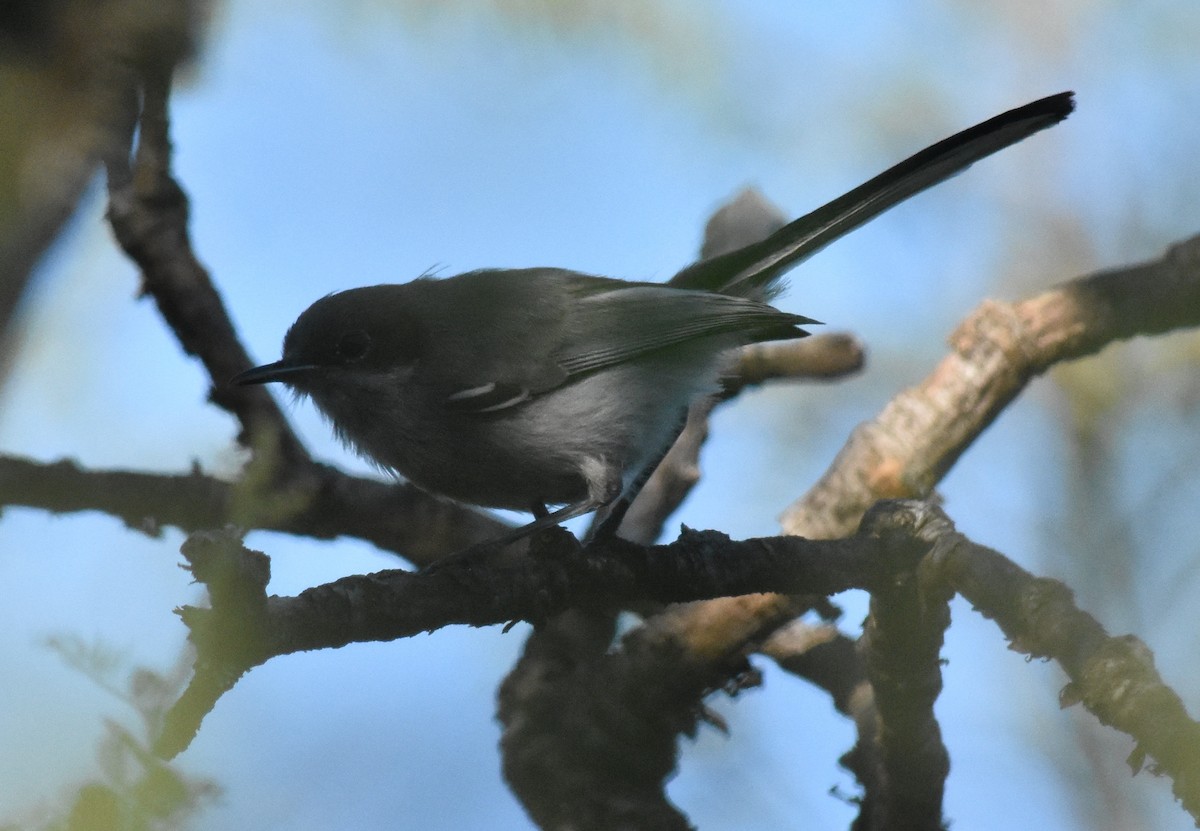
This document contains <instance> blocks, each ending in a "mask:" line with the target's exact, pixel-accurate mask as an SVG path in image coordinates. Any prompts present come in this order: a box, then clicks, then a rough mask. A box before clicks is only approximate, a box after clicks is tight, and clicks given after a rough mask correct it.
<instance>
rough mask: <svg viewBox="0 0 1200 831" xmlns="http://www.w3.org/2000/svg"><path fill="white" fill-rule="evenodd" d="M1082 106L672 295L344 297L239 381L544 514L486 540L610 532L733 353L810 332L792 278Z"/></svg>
mask: <svg viewBox="0 0 1200 831" xmlns="http://www.w3.org/2000/svg"><path fill="white" fill-rule="evenodd" d="M1073 109H1074V97H1073V93H1070V92H1063V93H1059V94H1056V95H1052V96H1048V97H1046V98H1042V99H1039V100H1037V101H1034V102H1032V103H1029V104H1026V105H1024V106H1022V107H1018V108H1016V109H1012V110H1009V111H1007V112H1005V113H1002V114H1000V115H998V116H995V117H994V118H991V119H988V120H987V121H984V122H982V123H980V124H977V125H975V126H974V127H971V128H969V129H967V130H964V131H962V132H960V133H956V134H955V135H953V136H951V137H949V138H947V139H944V140H942V141H940V142H937V143H936V144H933V145H931V146H930V147H927V148H926V149H924V150H922V151H920V152H918V153H916V154H915V155H913V156H910V157H909V158H907V159H905V160H904V161H902V162H900V163H899V164H897V165H895V166H893V167H891V168H889V169H888V170H886V171H884V172H883V173H881V174H879V175H878V176H876V177H874V178H873V179H870V180H869V181H867V182H865V183H864V184H862V185H860V186H859V187H857V188H854V189H853V190H851V191H849V192H847V193H846V194H844V195H842V196H840V197H838V198H837V199H834V200H833V201H831V202H829V203H827V204H825V205H823V206H822V207H820V208H817V209H816V210H814V211H812V212H810V213H808V214H805V215H804V216H802V217H800V218H798V219H796V220H794V221H792V222H790V223H788V224H787V225H785V226H783V227H782V228H780V229H779V230H778V231H776V232H774V233H772V234H770V235H769V236H767V237H766V238H765V239H763V240H761V241H759V242H755V243H752V244H750V245H747V246H745V247H742V248H738V249H736V250H734V251H730V252H728V253H724V254H720V255H718V256H715V257H711V258H708V259H704V260H701V261H699V262H696V263H693V264H691V265H689V266H687V267H685V268H684V269H682V270H681V271H679V272H678V273H677V274H675V276H674V277H672V278H671V279H670V280H669V281H667V282H666V283H649V282H637V281H629V280H620V279H615V278H609V277H600V276H595V275H590V274H584V273H580V272H577V271H572V270H568V269H563V268H549V267H536V268H515V269H481V270H476V271H470V272H467V273H464V274H459V275H456V276H452V277H444V278H437V277H433V276H429V275H426V276H422V277H419V278H417V279H414V280H411V281H409V282H406V283H396V284H381V285H373V286H365V287H359V288H350V289H346V290H343V291H339V292H336V293H333V294H330V295H327V296H325V297H323V298H321V299H319V300H317V301H316V302H314V303H313V304H312V305H311V306H309V307H308V308H307V309H306V310H305V311H304V312H303V313H302V314H301V315H300V316H299V317H298V318H297V319H296V321H295V323H293V324H292V326H291V327H290V328H289V329H288V331H287V334H286V335H285V337H284V340H283V354H282V357H281V358H280V360H278V361H275V362H273V363H268V364H264V365H262V366H257V367H254V368H252V369H249V370H247V371H245V372H243V373H241V374H239V375H237V376H236V377H234V378H233V379H232V383H235V384H239V385H247V384H265V383H269V382H280V383H283V384H285V385H286V386H288V387H289V388H290V389H291V390H292V391H293V392H294V393H296V394H297V395H298V396H300V397H308V398H310V399H311V400H312V401H313V403H314V404H315V405H316V407H317V409H318V410H320V411H321V412H322V413H323V414H324V415H325V416H326V417H327V418H328V420H329V421H330V423H331V424H332V427H333V430H334V432H335V434H336V435H337V436H338V437H339V438H340V439H341V440H342V441H343V442H344V443H346V444H347V445H349V446H350V447H352V448H353V449H355V450H357V451H358V452H359V453H360V454H361V455H363V456H364V457H366V458H367V459H369V460H371V461H373V462H374V463H376V464H377V465H379V466H380V467H382V468H384V469H386V470H388V471H391V472H393V473H395V474H398V475H400V476H402V477H403V478H405V479H407V480H408V481H410V482H412V483H413V484H415V485H417V486H419V487H421V488H423V489H425V490H427V491H431V492H433V493H436V494H440V495H442V496H446V497H449V498H451V499H454V500H457V501H460V502H465V503H469V504H473V505H478V506H482V507H488V508H506V509H515V510H523V511H530V512H531V513H532V514H533V517H534V518H533V520H532V521H531V522H529V523H527V524H525V525H522V526H520V527H518V528H515V529H513V530H511V531H509V532H507V533H505V534H504V535H502V536H501V537H499V538H498V539H496V540H493V541H492V542H494V543H497V544H507V543H511V542H513V541H515V540H518V539H520V538H522V537H524V536H527V535H528V534H531V533H533V532H535V531H537V530H540V529H542V528H546V527H548V526H551V525H555V524H558V523H561V522H563V521H565V520H568V519H571V518H573V517H577V516H581V515H584V514H587V513H590V512H593V511H597V510H598V509H602V508H605V509H607V511H608V514H607V518H606V519H605V521H604V523H603V524H602V525H601V533H602V534H604V533H615V531H616V528H617V526H618V525H619V522H620V518H621V516H622V515H623V513H624V509H625V508H627V507H628V505H629V503H630V502H631V501H632V499H633V498H634V497H635V496H636V494H637V491H638V490H639V489H640V487H641V485H642V484H644V483H645V480H646V479H647V478H648V476H649V474H650V473H651V472H652V471H653V469H654V467H655V466H657V464H658V463H659V462H660V461H661V459H662V457H663V456H664V455H665V453H666V451H667V450H668V449H669V448H670V446H671V444H672V443H673V442H674V440H675V438H676V437H677V436H678V433H679V431H680V430H681V429H682V425H683V419H684V417H685V416H686V412H687V408H688V406H689V405H690V404H691V403H692V402H693V401H695V400H696V399H698V398H700V397H702V396H705V395H708V394H711V393H712V392H714V391H715V390H716V389H717V388H718V386H719V383H720V380H721V377H722V374H723V373H724V372H726V371H727V370H728V367H729V356H730V353H731V350H734V349H735V348H736V347H738V346H742V345H746V344H751V343H758V342H762V341H769V340H787V339H795V338H802V337H805V336H807V335H808V334H809V332H808V330H807V329H805V328H803V327H804V326H807V325H810V324H816V323H818V321H815V320H813V319H811V318H808V317H805V316H802V315H798V314H791V313H787V312H783V311H780V310H778V309H776V308H774V307H773V306H772V305H770V303H771V301H772V300H773V298H774V297H775V296H776V295H777V294H778V293H779V292H780V291H781V290H782V287H783V283H782V280H781V278H782V276H783V275H784V273H785V272H786V271H788V270H789V269H791V268H792V267H794V266H796V265H797V264H799V263H800V262H802V261H803V260H805V259H807V258H808V257H810V256H812V255H813V254H814V253H816V252H817V251H818V250H820V249H822V248H824V247H825V246H826V245H828V244H829V243H830V242H832V241H834V240H835V239H837V238H839V237H841V236H843V235H845V234H846V233H848V232H850V231H852V230H854V229H855V228H858V227H859V226H861V225H862V224H864V223H866V222H868V221H869V220H871V219H872V218H874V217H875V216H878V215H879V214H880V213H882V212H883V211H885V210H887V209H888V208H890V207H892V206H894V205H896V204H897V203H899V202H901V201H903V200H905V199H907V198H908V197H910V196H913V195H914V194H916V193H919V192H921V191H923V190H925V189H927V188H929V187H932V186H933V185H935V184H938V183H939V182H942V181H944V180H946V179H948V178H950V177H951V176H954V175H956V174H957V173H960V172H962V171H963V170H965V169H966V168H967V167H968V166H970V165H971V164H972V163H974V162H976V161H978V160H980V159H982V158H984V157H986V156H989V155H991V154H992V153H995V152H997V151H999V150H1001V149H1003V148H1005V147H1008V146H1010V145H1012V144H1015V143H1016V142H1019V141H1021V140H1023V139H1025V138H1027V137H1028V136H1030V135H1033V134H1034V133H1036V132H1039V131H1041V130H1043V129H1046V128H1047V127H1050V126H1052V125H1054V124H1057V123H1059V122H1060V121H1062V120H1063V119H1065V118H1066V117H1067V116H1068V115H1069V114H1070V113H1071V112H1072V110H1073ZM552 506H558V507H555V508H554V509H553V510H551V507H552Z"/></svg>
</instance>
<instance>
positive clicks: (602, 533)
mask: <svg viewBox="0 0 1200 831" xmlns="http://www.w3.org/2000/svg"><path fill="white" fill-rule="evenodd" d="M687 420H688V411H687V408H684V410H683V415H682V416H680V418H679V422H678V424H677V425H676V426H675V429H674V430H673V431H671V438H670V439H669V440H668V441H667V442H666V444H664V445H663V448H662V450H661V451H660V452H659V453H658V454H657V455H656V456H655V457H654V458H653V460H651V461H650V463H649V464H647V465H645V466H644V467H643V468H642V469H641V470H639V471H638V474H637V476H635V477H634V479H633V481H632V482H630V483H629V487H627V488H626V489H625V492H624V493H622V494H621V496H620V498H619V499H617V500H616V501H615V502H612V503H611V504H610V505H609V508H608V510H607V511H604V512H603V515H602V514H601V513H600V512H597V514H596V516H595V517H594V518H593V519H592V524H591V527H590V528H588V530H587V533H586V534H585V535H584V537H583V542H584V544H585V545H586V544H587V543H590V542H593V541H595V540H605V539H611V538H612V537H615V536H616V535H617V531H619V530H620V528H621V522H622V521H623V520H624V519H625V514H626V513H628V512H629V506H630V505H632V504H633V501H634V500H635V499H637V497H638V494H639V493H641V492H642V488H644V487H645V486H646V483H647V482H649V481H650V477H651V476H653V475H654V471H656V470H658V466H659V465H661V464H662V461H663V459H665V458H666V457H667V454H668V453H670V452H671V448H672V447H674V446H675V442H676V441H678V440H679V436H680V435H681V434H682V433H683V429H684V428H685V427H687ZM598 507H602V506H598Z"/></svg>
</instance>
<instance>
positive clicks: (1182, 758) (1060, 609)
mask: <svg viewBox="0 0 1200 831" xmlns="http://www.w3.org/2000/svg"><path fill="white" fill-rule="evenodd" d="M929 568H930V572H932V573H935V574H936V579H938V580H940V581H944V582H945V584H946V585H948V586H949V587H950V588H952V589H953V590H954V591H956V592H958V593H959V594H961V595H962V596H963V597H964V598H966V599H967V600H968V601H970V603H971V605H972V606H973V607H974V608H975V610H976V611H977V612H979V613H980V614H982V615H984V616H985V617H988V618H991V619H992V620H994V621H996V623H997V625H999V627H1000V629H1001V630H1002V631H1003V632H1004V635H1005V637H1007V638H1008V639H1009V642H1010V644H1011V647H1012V648H1013V649H1015V650H1018V651H1020V652H1024V653H1025V654H1027V655H1029V656H1030V657H1033V658H1052V659H1053V660H1055V661H1056V662H1058V664H1059V665H1060V666H1062V668H1063V670H1064V671H1065V672H1066V674H1067V677H1068V678H1069V679H1070V682H1069V683H1068V684H1067V685H1066V687H1064V689H1063V691H1062V694H1061V696H1060V701H1061V703H1062V706H1064V707H1068V706H1071V705H1074V704H1082V705H1083V706H1084V707H1086V708H1087V710H1088V711H1089V712H1090V713H1092V714H1093V715H1095V716H1096V718H1098V719H1099V720H1100V722H1101V723H1102V724H1105V725H1108V726H1109V727H1112V728H1114V729H1116V730H1120V731H1121V732H1123V733H1126V734H1128V735H1129V736H1131V737H1132V738H1133V740H1134V741H1135V742H1136V743H1137V744H1136V747H1135V749H1134V752H1133V753H1132V754H1131V755H1130V757H1129V761H1130V766H1131V767H1132V769H1133V771H1134V772H1135V773H1136V772H1138V771H1139V770H1141V769H1142V767H1143V766H1144V765H1145V762H1146V759H1147V758H1149V759H1150V762H1151V764H1150V771H1151V772H1152V773H1154V774H1156V775H1163V776H1168V777H1170V779H1171V784H1172V789H1173V791H1174V793H1175V797H1176V798H1177V799H1178V800H1179V801H1180V803H1182V805H1183V807H1184V809H1185V810H1186V811H1187V812H1188V813H1190V814H1191V815H1192V817H1193V818H1194V819H1196V820H1197V823H1198V824H1200V723H1197V722H1196V721H1195V720H1194V719H1193V718H1191V717H1189V716H1188V714H1187V711H1186V710H1185V709H1184V706H1183V702H1182V701H1181V700H1180V698H1179V696H1178V694H1176V693H1175V691H1174V690H1172V689H1171V688H1170V687H1168V686H1167V685H1166V684H1165V683H1164V682H1163V679H1162V677H1161V676H1160V675H1159V674H1158V671H1157V670H1156V669H1155V667H1154V656H1153V654H1152V653H1151V652H1150V649H1149V648H1148V647H1147V646H1146V645H1145V644H1144V643H1142V642H1141V641H1140V640H1138V639H1137V638H1136V637H1134V636H1132V635H1126V636H1121V637H1113V636H1111V635H1109V634H1108V633H1107V632H1106V631H1105V630H1104V627H1103V626H1101V625H1100V623H1099V622H1097V621H1096V619H1095V618H1093V617H1092V616H1091V615H1089V614H1088V613H1087V612H1084V611H1082V610H1080V609H1079V608H1078V607H1077V606H1076V605H1075V602H1074V598H1073V597H1072V594H1071V590H1070V589H1068V588H1067V587H1066V586H1065V585H1063V584H1062V583H1060V582H1058V581H1057V580H1050V579H1047V578H1044V577H1035V576H1034V575H1032V574H1030V573H1029V572H1027V571H1025V570H1024V569H1022V568H1021V567H1020V566H1018V565H1016V564H1015V563H1013V562H1012V561H1011V560H1009V559H1007V558H1006V557H1004V556H1003V555H1001V554H999V553H998V552H996V551H993V550H992V549H990V548H986V547H984V546H981V545H977V544H975V543H972V542H971V541H970V540H968V539H966V538H965V537H963V536H962V535H960V534H953V535H948V536H947V538H946V539H945V540H944V542H943V544H942V545H940V546H939V547H938V548H937V550H936V552H935V553H934V555H933V557H932V558H931V562H930V563H929Z"/></svg>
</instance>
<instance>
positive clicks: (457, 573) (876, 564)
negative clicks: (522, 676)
mask: <svg viewBox="0 0 1200 831" xmlns="http://www.w3.org/2000/svg"><path fill="white" fill-rule="evenodd" d="M925 511H926V509H925V508H924V507H922V506H920V505H915V504H913V505H908V504H896V505H889V506H883V507H881V508H880V509H879V510H878V511H876V512H873V513H872V515H871V517H870V518H869V520H865V521H864V524H863V530H862V531H861V532H860V533H859V534H857V535H855V536H854V537H850V538H848V539H845V540H828V541H819V542H814V541H809V540H804V539H801V538H799V537H772V538H763V539H752V540H744V541H741V542H735V541H732V540H730V539H729V538H728V537H726V536H724V535H723V534H719V533H717V532H713V531H705V532H700V531H685V533H684V534H683V535H682V536H681V537H680V538H679V539H678V540H676V541H675V542H672V543H670V544H667V545H658V546H641V545H637V544H635V543H631V542H628V541H625V540H620V539H613V540H608V541H604V542H598V543H595V544H593V545H590V546H588V547H587V548H579V547H578V543H577V542H576V541H575V538H574V537H572V536H571V535H570V534H569V533H567V532H566V531H562V530H561V529H559V530H558V531H557V532H556V533H551V534H547V535H545V536H544V537H543V538H542V539H541V541H540V543H541V544H540V545H538V546H537V548H536V549H535V550H533V551H532V552H531V553H529V554H526V555H524V556H521V557H514V556H513V555H512V553H511V552H507V551H503V550H501V551H496V550H494V549H492V548H491V547H486V546H485V547H482V548H480V549H476V550H474V551H471V552H468V553H466V554H464V555H461V556H456V557H452V558H449V559H447V560H443V561H441V562H439V563H437V564H435V565H433V566H431V567H429V568H426V569H424V570H422V571H419V572H409V571H402V570H393V571H382V572H377V573H375V574H370V575H361V576H359V575H356V576H352V577H344V578H342V579H340V580H337V581H335V582H333V583H327V584H325V585H322V586H316V587H314V588H311V589H307V590H306V591H304V592H302V593H301V594H299V595H297V596H295V597H270V598H267V597H266V594H265V590H264V589H265V585H266V583H265V580H260V579H259V577H258V575H260V574H261V571H262V570H261V569H256V568H253V567H251V566H249V565H245V564H243V563H242V561H243V560H247V561H252V562H258V561H259V560H261V559H263V555H261V554H258V553H257V552H249V551H248V550H246V549H244V548H242V546H241V542H240V538H239V536H238V534H237V533H236V532H234V531H226V532H207V533H200V534H194V535H192V536H191V537H190V538H189V539H188V541H187V542H186V543H185V544H184V546H183V549H182V550H183V553H184V556H185V557H186V558H187V559H188V562H189V563H190V564H191V567H192V570H193V572H194V573H195V575H196V578H197V579H198V580H200V581H202V582H205V583H206V584H208V585H209V588H210V595H211V601H212V608H211V609H209V610H200V609H192V608H190V607H185V608H184V609H182V610H181V612H180V613H181V615H182V616H183V618H184V621H185V623H187V624H188V627H189V629H190V630H191V631H192V641H193V642H194V643H195V645H196V647H197V661H196V666H197V671H196V677H195V678H194V679H193V684H192V687H193V688H195V690H199V691H200V692H193V691H192V689H191V688H189V693H188V696H187V698H188V700H187V703H186V706H185V707H180V708H178V712H177V713H176V714H175V715H173V716H172V717H170V718H169V719H168V729H167V731H166V734H165V736H164V743H163V745H162V747H163V748H164V752H168V753H170V752H175V751H177V750H179V749H182V747H183V746H185V745H186V742H187V740H190V737H191V735H192V732H194V729H195V728H196V727H198V725H199V718H200V717H202V716H203V714H204V713H205V712H207V709H208V707H211V705H212V704H214V703H215V700H216V698H215V696H217V695H220V694H221V693H223V692H224V691H225V690H227V689H228V687H229V685H230V684H232V680H236V678H238V677H239V676H240V675H241V674H242V673H243V672H245V671H246V670H247V669H249V668H250V667H252V666H256V665H258V664H260V663H263V662H264V661H266V660H268V659H270V658H272V657H275V656H279V655H287V654H290V653H292V652H299V651H305V650H310V649H323V648H332V647H339V646H344V645H346V644H349V643H356V642H367V641H388V640H394V639H396V638H401V637H408V636H411V635H415V634H418V633H421V632H429V631H433V630H436V629H439V628H441V627H444V626H448V625H451V624H467V625H470V626H487V625H492V624H496V623H504V622H507V621H513V620H527V621H530V622H534V623H535V624H536V623H541V622H543V621H545V620H547V619H548V618H549V617H551V616H553V615H556V614H558V613H561V612H563V611H565V610H567V609H585V610H588V609H590V610H610V609H620V608H625V607H626V606H628V605H629V604H632V603H639V602H645V601H653V602H658V603H677V602H682V601H688V600H696V599H700V598H709V597H718V596H724V595H731V594H745V593H747V592H758V591H785V592H805V593H814V594H833V593H836V592H840V591H844V590H846V589H848V588H854V587H857V588H868V589H869V588H875V587H879V586H882V585H884V584H886V583H887V582H889V581H890V580H892V579H893V578H894V575H895V574H896V572H897V571H898V570H902V569H905V568H908V569H911V568H913V567H914V565H915V561H916V558H917V557H919V556H920V555H921V554H922V552H923V549H921V548H920V547H914V546H912V545H911V544H910V545H907V546H904V547H899V546H898V544H897V542H896V540H897V539H907V535H908V534H909V533H910V532H911V531H910V529H911V527H912V524H913V522H914V521H915V520H914V519H913V517H920V516H923V515H924V512H925ZM213 562H216V563H218V565H217V566H214V565H212V563H213ZM229 563H232V565H228V564H229ZM231 574H232V575H234V576H235V577H236V576H237V575H242V574H251V575H254V577H253V579H252V580H251V581H250V582H251V585H250V587H249V588H236V590H235V589H231V588H230V587H229V584H230V583H231V582H232V581H233V579H234V578H231V577H229V575H231ZM213 575H217V577H215V578H214V576H213ZM214 581H216V582H217V584H216V586H215V588H214V585H213V582H214ZM260 583H261V585H260ZM231 597H232V598H235V600H234V601H230V600H228V598H231ZM248 597H250V598H256V599H253V600H247V598H248ZM214 632H216V633H219V635H217V636H214V635H213V633H214ZM214 678H216V679H218V682H214V681H213V679H214ZM230 679H232V680H230ZM214 694H215V695H214ZM198 701H199V703H203V704H207V705H208V706H207V707H197V706H196V705H197V703H198Z"/></svg>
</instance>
